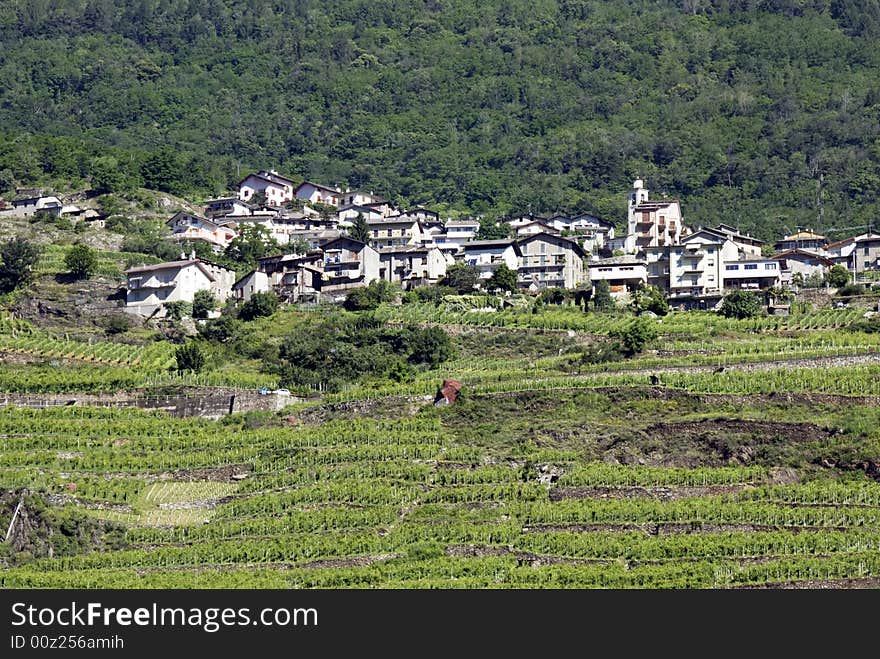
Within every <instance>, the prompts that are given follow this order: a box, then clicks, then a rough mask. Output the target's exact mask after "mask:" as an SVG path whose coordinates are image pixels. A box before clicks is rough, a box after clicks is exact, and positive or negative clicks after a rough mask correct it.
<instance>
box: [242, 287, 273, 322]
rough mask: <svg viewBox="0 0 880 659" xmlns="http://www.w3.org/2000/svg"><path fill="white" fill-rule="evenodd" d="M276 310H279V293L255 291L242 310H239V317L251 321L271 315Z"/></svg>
mask: <svg viewBox="0 0 880 659" xmlns="http://www.w3.org/2000/svg"><path fill="white" fill-rule="evenodd" d="M276 311H278V296H277V295H275V294H274V293H254V294H253V295H251V297H250V299H249V300H248V301H247V302H245V303H244V304H243V305H242V307H241V310H240V311H239V312H238V317H239V318H240V319H241V320H248V321H250V320H254V319H255V318H262V317H265V316H271V315H272V314H273V313H275V312H276Z"/></svg>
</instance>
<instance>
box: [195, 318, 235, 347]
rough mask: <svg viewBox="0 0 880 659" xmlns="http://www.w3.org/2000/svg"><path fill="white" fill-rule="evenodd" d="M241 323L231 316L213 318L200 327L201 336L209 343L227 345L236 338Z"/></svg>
mask: <svg viewBox="0 0 880 659" xmlns="http://www.w3.org/2000/svg"><path fill="white" fill-rule="evenodd" d="M238 326H239V322H238V321H237V320H235V318H233V317H232V316H230V315H229V314H223V315H222V316H220V317H219V318H212V319H211V320H207V321H205V322H204V323H202V324H200V325H199V328H198V329H199V334H200V335H201V336H202V337H203V338H205V339H207V340H208V341H215V342H217V343H225V342H226V341H229V340H230V339H231V338H232V337H233V336H235V332H236V330H238Z"/></svg>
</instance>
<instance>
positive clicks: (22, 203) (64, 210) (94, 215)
mask: <svg viewBox="0 0 880 659" xmlns="http://www.w3.org/2000/svg"><path fill="white" fill-rule="evenodd" d="M38 213H45V214H46V215H50V216H52V217H66V218H68V219H71V220H98V219H99V218H101V214H100V213H99V212H98V211H96V210H94V209H92V208H80V207H79V206H77V205H76V204H65V203H62V201H61V200H60V199H59V198H58V197H55V196H52V195H48V196H44V195H43V192H42V190H39V189H32V188H28V189H25V188H22V189H19V190H18V191H17V194H16V196H15V198H14V199H13V200H12V201H6V200H4V199H2V198H0V218H4V217H16V218H17V217H34V216H36V215H37V214H38Z"/></svg>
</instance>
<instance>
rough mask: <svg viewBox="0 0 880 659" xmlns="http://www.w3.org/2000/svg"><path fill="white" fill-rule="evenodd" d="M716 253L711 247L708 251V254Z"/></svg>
mask: <svg viewBox="0 0 880 659" xmlns="http://www.w3.org/2000/svg"><path fill="white" fill-rule="evenodd" d="M714 253H715V248H714V247H710V248H709V249H707V250H706V254H714Z"/></svg>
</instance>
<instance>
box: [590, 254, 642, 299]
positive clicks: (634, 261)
mask: <svg viewBox="0 0 880 659" xmlns="http://www.w3.org/2000/svg"><path fill="white" fill-rule="evenodd" d="M587 265H588V270H589V273H590V283H591V284H592V286H593V292H594V293H595V290H596V283H597V282H599V281H603V280H604V281H607V282H608V285H609V287H610V289H611V295H613V296H615V297H621V296H625V295H627V294H628V293H629V292H631V291H633V290H635V289H637V288H639V287H641V286H644V285H645V284H646V283H647V281H648V271H647V267H646V263H645V260H644V259H639V258H636V257H634V256H629V255H627V256H612V257H610V258H607V259H598V260H596V261H590V262H589V263H588V264H587Z"/></svg>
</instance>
